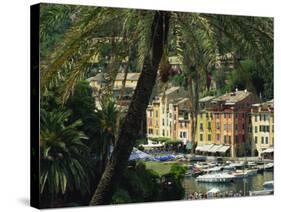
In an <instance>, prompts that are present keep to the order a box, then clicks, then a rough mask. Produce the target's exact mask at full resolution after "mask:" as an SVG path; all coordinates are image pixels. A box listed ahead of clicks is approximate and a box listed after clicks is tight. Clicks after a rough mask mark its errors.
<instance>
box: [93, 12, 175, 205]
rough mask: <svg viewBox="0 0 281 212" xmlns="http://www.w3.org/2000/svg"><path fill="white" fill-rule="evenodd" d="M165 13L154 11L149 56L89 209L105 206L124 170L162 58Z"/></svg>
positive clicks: (166, 19) (166, 30)
mask: <svg viewBox="0 0 281 212" xmlns="http://www.w3.org/2000/svg"><path fill="white" fill-rule="evenodd" d="M168 14H169V13H168V12H162V11H156V12H155V15H154V20H153V23H152V26H151V32H152V33H151V56H147V57H146V59H145V62H144V66H143V70H142V72H141V75H140V78H139V81H138V84H137V87H136V90H135V93H134V96H133V99H132V102H131V104H130V107H129V109H128V113H127V115H126V118H125V121H124V123H123V125H122V127H121V130H120V134H119V137H118V140H117V144H116V147H115V148H114V151H113V153H112V156H111V158H110V159H109V161H108V163H107V166H106V168H105V171H104V173H103V176H102V178H101V180H100V182H99V184H98V187H97V189H96V191H95V194H94V195H93V197H92V200H91V202H90V205H104V204H109V203H110V201H111V198H112V195H113V192H114V186H115V185H116V184H117V183H118V181H119V180H120V176H121V175H122V173H123V172H124V170H125V169H126V167H127V163H128V159H129V156H130V153H131V151H132V149H133V146H134V144H135V141H136V138H137V135H138V132H139V130H140V127H141V121H142V116H141V115H142V114H143V113H144V112H145V110H146V108H147V105H148V103H149V98H150V95H151V93H152V89H153V86H154V84H155V80H156V75H157V69H158V66H159V62H160V60H161V57H162V54H163V44H164V42H165V41H166V39H167V32H168V23H169V22H168V20H169V18H168Z"/></svg>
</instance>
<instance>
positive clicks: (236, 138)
mask: <svg viewBox="0 0 281 212" xmlns="http://www.w3.org/2000/svg"><path fill="white" fill-rule="evenodd" d="M238 140H239V137H238V135H236V136H235V142H236V143H238Z"/></svg>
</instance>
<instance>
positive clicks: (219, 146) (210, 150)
mask: <svg viewBox="0 0 281 212" xmlns="http://www.w3.org/2000/svg"><path fill="white" fill-rule="evenodd" d="M221 147H222V145H214V146H212V148H210V149H209V150H208V152H212V153H214V152H217V151H218V149H220V148H221Z"/></svg>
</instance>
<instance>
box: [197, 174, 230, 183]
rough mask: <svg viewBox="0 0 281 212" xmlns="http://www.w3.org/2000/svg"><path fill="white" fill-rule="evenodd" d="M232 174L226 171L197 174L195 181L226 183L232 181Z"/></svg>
mask: <svg viewBox="0 0 281 212" xmlns="http://www.w3.org/2000/svg"><path fill="white" fill-rule="evenodd" d="M233 179H234V176H233V175H231V174H228V173H215V174H205V175H201V176H198V177H197V178H196V181H198V182H208V183H228V182H232V181H233Z"/></svg>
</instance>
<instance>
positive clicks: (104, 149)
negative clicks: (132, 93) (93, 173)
mask: <svg viewBox="0 0 281 212" xmlns="http://www.w3.org/2000/svg"><path fill="white" fill-rule="evenodd" d="M117 113H118V111H117V108H116V104H115V101H114V100H112V99H110V100H108V101H105V102H103V103H102V104H101V109H97V110H96V112H95V116H96V119H97V120H98V126H97V129H98V131H99V132H98V138H97V140H99V141H98V142H99V145H98V153H97V154H98V155H99V159H100V161H101V162H102V163H101V166H100V169H101V174H102V172H103V170H104V168H105V165H106V163H107V160H108V158H109V155H110V151H112V150H111V149H110V148H111V147H113V146H115V136H114V133H115V130H116V127H115V126H116V117H117Z"/></svg>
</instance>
